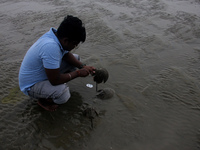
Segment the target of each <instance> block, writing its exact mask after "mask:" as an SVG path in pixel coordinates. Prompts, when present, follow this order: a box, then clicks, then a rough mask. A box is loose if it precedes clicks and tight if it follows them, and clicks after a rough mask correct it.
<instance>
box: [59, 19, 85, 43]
mask: <svg viewBox="0 0 200 150" xmlns="http://www.w3.org/2000/svg"><path fill="white" fill-rule="evenodd" d="M57 35H58V37H60V38H66V37H67V38H68V39H69V40H70V41H77V42H85V39H86V31H85V27H84V26H83V23H82V21H81V20H80V19H79V18H77V17H73V16H71V15H68V16H67V17H65V18H64V20H63V21H62V22H61V24H60V26H59V27H58V30H57Z"/></svg>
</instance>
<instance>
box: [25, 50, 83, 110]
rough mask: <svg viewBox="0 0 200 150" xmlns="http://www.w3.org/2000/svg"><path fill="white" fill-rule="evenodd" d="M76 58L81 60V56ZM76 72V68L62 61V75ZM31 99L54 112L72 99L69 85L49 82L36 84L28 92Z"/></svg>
mask: <svg viewBox="0 0 200 150" xmlns="http://www.w3.org/2000/svg"><path fill="white" fill-rule="evenodd" d="M74 56H75V57H76V58H77V59H78V60H80V57H79V55H77V54H74ZM74 70H76V67H74V66H72V65H70V64H68V63H67V62H65V61H64V60H63V61H62V64H61V67H60V71H61V73H65V72H71V71H74ZM28 94H29V96H30V97H33V98H36V99H38V104H39V105H40V106H41V107H43V108H44V109H46V110H49V111H54V110H56V108H57V107H58V104H63V103H66V102H67V101H68V100H69V98H70V92H69V87H68V86H67V84H60V85H56V86H53V85H51V83H50V82H49V81H48V80H45V81H42V82H39V83H36V84H35V85H33V86H32V87H31V89H30V91H29V92H28Z"/></svg>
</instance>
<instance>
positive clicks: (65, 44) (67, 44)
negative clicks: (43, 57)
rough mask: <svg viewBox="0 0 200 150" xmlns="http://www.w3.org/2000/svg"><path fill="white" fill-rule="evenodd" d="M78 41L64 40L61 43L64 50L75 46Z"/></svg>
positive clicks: (69, 49)
mask: <svg viewBox="0 0 200 150" xmlns="http://www.w3.org/2000/svg"><path fill="white" fill-rule="evenodd" d="M78 44H79V42H77V41H70V40H68V39H67V40H64V41H63V43H62V47H63V49H64V50H66V51H71V50H73V49H74V48H76V47H77V46H78Z"/></svg>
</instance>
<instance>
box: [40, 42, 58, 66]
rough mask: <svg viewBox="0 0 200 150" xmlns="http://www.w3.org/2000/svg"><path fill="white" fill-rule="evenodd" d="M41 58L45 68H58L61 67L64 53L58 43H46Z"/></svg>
mask: <svg viewBox="0 0 200 150" xmlns="http://www.w3.org/2000/svg"><path fill="white" fill-rule="evenodd" d="M41 58H42V63H43V66H44V68H47V69H57V68H59V67H60V62H61V59H62V53H61V50H60V47H59V45H57V44H56V43H55V44H54V43H48V44H45V45H44V46H43V47H42V49H41Z"/></svg>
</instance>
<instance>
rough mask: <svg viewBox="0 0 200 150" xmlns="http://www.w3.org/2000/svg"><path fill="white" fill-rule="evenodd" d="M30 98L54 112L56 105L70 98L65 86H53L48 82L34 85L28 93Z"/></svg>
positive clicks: (67, 88)
mask: <svg viewBox="0 0 200 150" xmlns="http://www.w3.org/2000/svg"><path fill="white" fill-rule="evenodd" d="M28 94H29V96H30V97H33V98H36V99H38V104H39V105H40V106H41V105H42V107H43V108H44V109H46V110H49V111H54V110H56V108H57V107H58V104H63V103H66V102H67V101H68V100H69V98H70V92H69V87H68V86H67V84H60V85H56V86H53V85H51V83H50V82H49V80H45V81H42V82H39V83H36V84H35V85H34V86H32V87H31V89H30V91H29V92H28Z"/></svg>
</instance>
